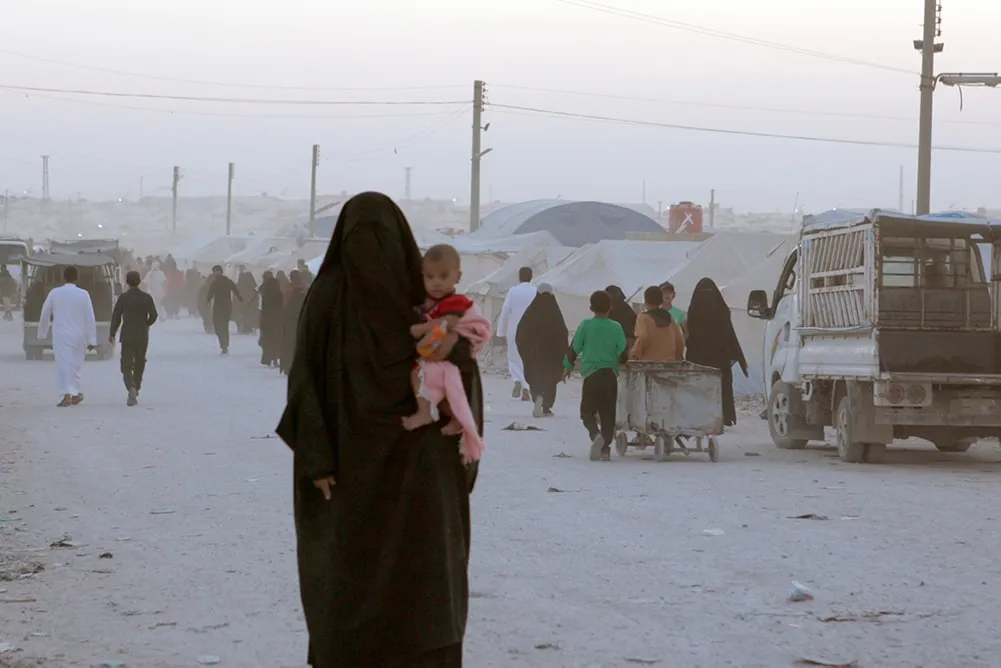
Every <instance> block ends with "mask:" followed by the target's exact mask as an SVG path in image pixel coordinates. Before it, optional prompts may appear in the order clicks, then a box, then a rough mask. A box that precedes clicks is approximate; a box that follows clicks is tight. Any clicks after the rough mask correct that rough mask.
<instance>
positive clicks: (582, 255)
mask: <svg viewBox="0 0 1001 668" xmlns="http://www.w3.org/2000/svg"><path fill="white" fill-rule="evenodd" d="M698 246H699V243H698V242H690V241H611V240H608V241H599V242H598V243H596V244H593V245H591V246H585V247H583V248H580V249H578V250H577V251H576V252H575V253H574V254H573V255H571V256H569V257H568V258H566V259H565V260H564V261H563V262H561V263H559V264H558V265H556V266H555V267H554V268H553V269H551V270H549V271H547V272H546V273H545V274H543V275H542V276H539V277H538V278H537V279H536V280H535V282H536V283H549V284H550V285H552V286H553V291H554V293H555V294H556V300H557V301H558V302H559V304H560V309H561V310H562V311H563V317H564V318H565V319H566V322H567V327H569V328H570V330H571V331H574V330H575V329H576V328H577V325H579V324H580V323H581V321H583V320H585V319H586V318H589V317H591V312H590V309H589V305H590V297H591V293H592V292H594V291H595V290H604V289H605V288H606V287H607V286H609V285H618V286H619V287H620V288H622V291H623V292H625V293H626V294H627V295H631V294H635V293H637V292H639V291H640V290H641V289H642V288H645V287H646V286H648V285H657V284H658V283H659V282H660V281H662V280H663V278H662V277H663V276H664V275H666V274H669V273H670V272H671V270H672V269H673V268H674V267H677V266H678V265H680V264H681V263H683V262H684V261H685V260H686V259H687V258H688V255H689V253H691V252H692V251H694V250H695V249H696V248H697V247H698Z"/></svg>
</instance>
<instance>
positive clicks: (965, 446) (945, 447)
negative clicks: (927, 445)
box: [935, 438, 977, 452]
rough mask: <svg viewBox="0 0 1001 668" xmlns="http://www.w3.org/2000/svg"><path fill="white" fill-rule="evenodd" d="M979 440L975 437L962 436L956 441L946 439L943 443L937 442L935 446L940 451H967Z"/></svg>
mask: <svg viewBox="0 0 1001 668" xmlns="http://www.w3.org/2000/svg"><path fill="white" fill-rule="evenodd" d="M976 442H977V439H975V438H961V439H959V440H956V441H946V442H943V443H936V444H935V448H936V449H937V450H938V451H939V452H966V451H967V450H969V449H970V448H972V447H973V444H974V443H976Z"/></svg>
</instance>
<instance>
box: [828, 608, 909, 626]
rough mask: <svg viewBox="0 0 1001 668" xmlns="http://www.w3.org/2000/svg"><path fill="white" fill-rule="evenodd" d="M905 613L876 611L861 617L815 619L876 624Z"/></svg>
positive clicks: (846, 616) (844, 616) (840, 616)
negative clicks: (885, 618) (883, 619)
mask: <svg viewBox="0 0 1001 668" xmlns="http://www.w3.org/2000/svg"><path fill="white" fill-rule="evenodd" d="M905 614H907V613H905V612H903V611H901V610H876V611H875V612H866V613H863V614H861V615H831V616H830V617H817V620H818V621H821V622H835V623H840V622H877V621H879V620H880V619H882V618H883V617H903V616H904V615H905Z"/></svg>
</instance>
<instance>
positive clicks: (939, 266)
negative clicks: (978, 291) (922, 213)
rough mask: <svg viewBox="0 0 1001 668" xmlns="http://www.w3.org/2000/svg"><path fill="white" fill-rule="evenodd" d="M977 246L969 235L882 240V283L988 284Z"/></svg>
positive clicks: (911, 285) (928, 286) (899, 285)
mask: <svg viewBox="0 0 1001 668" xmlns="http://www.w3.org/2000/svg"><path fill="white" fill-rule="evenodd" d="M978 255H979V252H978V250H977V249H976V245H975V244H972V243H970V240H969V239H966V238H951V239H920V238H907V237H890V238H886V239H883V253H882V256H883V257H882V259H883V267H882V271H881V272H880V280H881V285H882V286H883V287H888V288H891V287H892V288H916V287H921V288H926V289H931V290H943V289H955V288H966V287H974V286H978V285H986V281H985V280H984V272H983V268H982V267H981V263H980V258H979V257H977V256H978Z"/></svg>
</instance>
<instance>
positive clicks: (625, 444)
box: [615, 431, 629, 457]
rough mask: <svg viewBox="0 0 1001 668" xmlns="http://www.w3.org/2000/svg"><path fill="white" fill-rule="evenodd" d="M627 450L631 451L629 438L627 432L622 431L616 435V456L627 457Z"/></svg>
mask: <svg viewBox="0 0 1001 668" xmlns="http://www.w3.org/2000/svg"><path fill="white" fill-rule="evenodd" d="M627 450H629V436H627V435H626V432H624V431H620V432H619V433H618V434H616V435H615V454H617V455H618V456H619V457H625V456H626V451H627Z"/></svg>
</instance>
